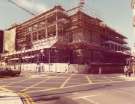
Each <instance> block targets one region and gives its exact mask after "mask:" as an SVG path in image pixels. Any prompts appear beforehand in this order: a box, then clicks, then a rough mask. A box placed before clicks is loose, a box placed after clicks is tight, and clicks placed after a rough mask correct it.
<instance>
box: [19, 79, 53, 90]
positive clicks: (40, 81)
mask: <svg viewBox="0 0 135 104" xmlns="http://www.w3.org/2000/svg"><path fill="white" fill-rule="evenodd" d="M49 79H51V78H48V79H46V80H42V81H40V82H38V83H35V84H33V85H31V86H29V87H26V88H24V89H23V90H21V92H24V91H26V90H28V89H30V88H33V87H35V86H37V85H39V84H41V83H43V82H45V81H47V80H49Z"/></svg>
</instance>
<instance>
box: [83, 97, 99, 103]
mask: <svg viewBox="0 0 135 104" xmlns="http://www.w3.org/2000/svg"><path fill="white" fill-rule="evenodd" d="M83 99H84V100H86V101H88V102H90V103H92V104H100V103H98V102H96V101H94V100H92V99H89V98H83Z"/></svg>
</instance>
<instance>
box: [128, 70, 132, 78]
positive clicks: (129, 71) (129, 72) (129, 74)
mask: <svg viewBox="0 0 135 104" xmlns="http://www.w3.org/2000/svg"><path fill="white" fill-rule="evenodd" d="M131 73H132V72H131V70H130V69H129V70H128V76H129V77H131Z"/></svg>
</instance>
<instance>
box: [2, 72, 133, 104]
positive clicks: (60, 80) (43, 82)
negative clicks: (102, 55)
mask: <svg viewBox="0 0 135 104" xmlns="http://www.w3.org/2000/svg"><path fill="white" fill-rule="evenodd" d="M125 81H131V82H132V81H135V76H134V75H132V76H131V77H125V76H124V75H122V74H102V75H90V74H72V73H70V74H68V73H35V72H24V73H22V75H21V76H20V77H9V78H0V86H3V88H5V89H9V90H10V92H11V91H12V92H14V93H13V94H11V96H12V95H14V94H17V95H19V96H20V98H21V99H22V101H23V103H24V104H44V101H45V102H46V101H47V100H49V99H58V97H59V96H58V95H61V94H65V93H75V92H80V91H86V90H94V89H100V88H104V87H106V86H108V85H109V84H110V83H120V82H125ZM9 94H10V93H9ZM11 96H10V97H11ZM15 98H16V97H15ZM18 100H19V99H18ZM41 101H42V102H41ZM0 104H1V103H0ZM4 104H6V103H4ZM7 104H8V103H7ZM9 104H12V103H9ZM13 104H16V103H13ZM17 104H21V103H17ZM45 104H46V103H45Z"/></svg>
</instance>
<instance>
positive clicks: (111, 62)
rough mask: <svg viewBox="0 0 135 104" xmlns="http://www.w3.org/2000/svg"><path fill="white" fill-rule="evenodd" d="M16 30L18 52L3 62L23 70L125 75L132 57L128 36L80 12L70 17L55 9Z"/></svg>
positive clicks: (7, 55)
mask: <svg viewBox="0 0 135 104" xmlns="http://www.w3.org/2000/svg"><path fill="white" fill-rule="evenodd" d="M15 28H16V38H15V50H16V51H14V52H11V53H8V54H3V55H2V58H3V60H5V58H6V60H7V63H9V64H11V65H17V64H19V63H23V68H24V69H27V68H28V67H29V69H34V68H35V67H36V66H38V65H39V66H41V67H42V70H44V71H53V72H54V71H55V72H75V73H98V72H99V70H100V71H102V72H103V73H113V72H122V71H123V66H124V65H125V64H126V59H127V58H128V57H130V54H129V50H130V48H129V47H128V46H127V42H126V41H125V39H127V38H126V37H125V36H123V35H122V34H120V33H118V32H116V31H115V30H113V29H112V28H110V27H109V26H107V25H106V24H105V23H104V22H103V21H102V20H100V19H99V18H95V17H91V16H90V15H88V14H86V13H85V12H83V11H81V10H77V11H76V12H74V13H73V14H70V13H69V12H67V11H66V10H64V9H63V8H62V7H61V6H55V7H54V8H52V9H50V10H48V11H47V12H45V13H42V14H40V15H38V16H36V17H34V18H32V19H30V20H28V21H26V22H24V23H22V24H19V25H17V26H16V27H15ZM9 30H10V29H9ZM32 65H33V66H32Z"/></svg>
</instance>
